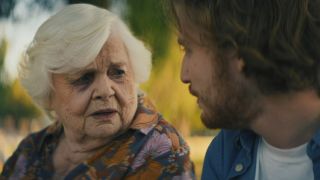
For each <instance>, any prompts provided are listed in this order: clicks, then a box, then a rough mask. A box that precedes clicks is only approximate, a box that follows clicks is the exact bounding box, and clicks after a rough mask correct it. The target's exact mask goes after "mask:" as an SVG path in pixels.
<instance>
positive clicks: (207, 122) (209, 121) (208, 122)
mask: <svg viewBox="0 0 320 180" xmlns="http://www.w3.org/2000/svg"><path fill="white" fill-rule="evenodd" d="M200 118H201V121H202V123H203V124H204V126H205V127H206V128H208V129H219V128H220V127H217V124H216V123H215V120H214V118H212V117H209V116H208V115H206V114H204V112H202V113H201V116H200Z"/></svg>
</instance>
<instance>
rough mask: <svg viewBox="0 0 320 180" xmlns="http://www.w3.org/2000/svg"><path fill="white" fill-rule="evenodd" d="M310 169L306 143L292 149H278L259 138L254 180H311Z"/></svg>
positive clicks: (310, 163) (310, 164)
mask: <svg viewBox="0 0 320 180" xmlns="http://www.w3.org/2000/svg"><path fill="white" fill-rule="evenodd" d="M312 168H313V165H312V161H311V159H310V158H309V156H308V155H307V143H306V144H303V145H301V146H298V147H295V148H292V149H279V148H276V147H274V146H272V145H270V144H268V143H267V142H266V141H265V140H264V139H263V138H261V140H260V142H259V145H258V153H257V164H256V177H255V180H313V179H314V177H313V176H314V175H313V169H312Z"/></svg>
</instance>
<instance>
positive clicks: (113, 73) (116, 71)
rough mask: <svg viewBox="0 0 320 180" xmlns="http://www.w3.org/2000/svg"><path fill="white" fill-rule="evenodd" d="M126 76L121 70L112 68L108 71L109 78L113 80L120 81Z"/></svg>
mask: <svg viewBox="0 0 320 180" xmlns="http://www.w3.org/2000/svg"><path fill="white" fill-rule="evenodd" d="M124 75H125V71H124V70H123V69H121V68H111V69H110V70H109V71H108V76H110V77H111V78H115V79H119V78H122V77H123V76H124Z"/></svg>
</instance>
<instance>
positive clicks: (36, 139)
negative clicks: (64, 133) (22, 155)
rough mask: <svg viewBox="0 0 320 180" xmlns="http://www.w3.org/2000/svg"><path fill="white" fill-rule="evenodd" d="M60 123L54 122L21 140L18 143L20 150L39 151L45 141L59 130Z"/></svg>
mask: <svg viewBox="0 0 320 180" xmlns="http://www.w3.org/2000/svg"><path fill="white" fill-rule="evenodd" d="M58 128H59V124H58V123H53V124H51V125H49V126H47V127H45V128H43V129H41V130H39V131H36V132H32V133H30V134H29V135H27V136H26V137H25V138H23V139H22V140H21V142H20V143H19V145H18V148H17V149H18V150H19V151H38V150H39V149H40V148H41V146H42V145H43V144H44V143H45V141H46V140H47V139H48V138H49V137H50V138H51V136H53V135H55V134H56V133H57V131H58V130H59V129H58Z"/></svg>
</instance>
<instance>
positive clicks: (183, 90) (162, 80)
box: [142, 37, 204, 135]
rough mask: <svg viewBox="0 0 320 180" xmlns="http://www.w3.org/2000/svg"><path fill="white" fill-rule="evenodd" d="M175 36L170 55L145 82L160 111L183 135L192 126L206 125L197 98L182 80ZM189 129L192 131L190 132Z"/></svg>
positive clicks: (201, 127) (200, 127)
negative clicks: (202, 119)
mask: <svg viewBox="0 0 320 180" xmlns="http://www.w3.org/2000/svg"><path fill="white" fill-rule="evenodd" d="M182 55H183V52H182V51H181V50H180V49H179V46H178V45H177V42H176V37H172V38H171V41H170V47H169V55H168V56H167V57H166V59H165V60H162V62H163V63H161V64H160V65H159V66H157V67H154V68H153V71H152V74H151V77H150V80H149V81H148V83H146V84H144V85H143V86H142V89H144V90H145V91H146V93H147V94H148V96H149V97H150V98H151V99H152V100H153V102H154V104H155V105H156V107H157V108H158V110H159V111H160V112H161V114H162V115H163V116H164V117H165V119H167V120H168V121H170V122H172V123H173V124H174V125H175V126H176V127H178V129H179V130H180V131H182V133H183V134H184V135H189V134H190V128H191V127H192V130H201V129H204V126H203V125H202V123H201V120H200V111H199V107H198V105H197V103H196V98H195V97H193V96H191V95H190V93H189V91H188V86H187V85H186V84H183V83H182V82H181V81H180V69H181V58H182ZM188 131H189V132H188Z"/></svg>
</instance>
